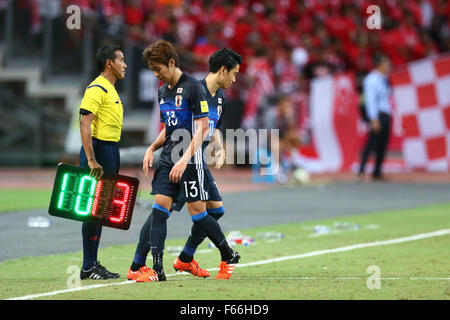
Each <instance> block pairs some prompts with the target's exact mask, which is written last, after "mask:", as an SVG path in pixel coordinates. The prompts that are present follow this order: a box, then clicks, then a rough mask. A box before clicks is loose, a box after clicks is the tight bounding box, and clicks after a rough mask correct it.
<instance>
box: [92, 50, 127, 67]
mask: <svg viewBox="0 0 450 320" xmlns="http://www.w3.org/2000/svg"><path fill="white" fill-rule="evenodd" d="M117 50H120V51H122V48H121V47H120V46H108V45H106V46H101V47H100V48H98V50H97V59H96V60H97V70H98V71H99V72H102V71H103V70H105V65H106V60H108V59H109V60H111V61H114V60H115V59H116V51H117Z"/></svg>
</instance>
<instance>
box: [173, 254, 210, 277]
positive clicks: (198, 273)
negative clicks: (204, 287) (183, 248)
mask: <svg viewBox="0 0 450 320" xmlns="http://www.w3.org/2000/svg"><path fill="white" fill-rule="evenodd" d="M173 268H174V269H175V271H179V272H189V273H190V274H192V275H193V276H194V277H199V278H202V277H203V278H207V277H209V271H208V270H205V269H202V268H200V267H199V265H198V263H197V261H195V260H192V262H182V261H181V260H180V259H178V257H177V258H176V259H175V261H174V263H173Z"/></svg>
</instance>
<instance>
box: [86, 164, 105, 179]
mask: <svg viewBox="0 0 450 320" xmlns="http://www.w3.org/2000/svg"><path fill="white" fill-rule="evenodd" d="M88 165H89V168H90V169H91V173H90V174H89V175H90V176H91V177H93V178H95V179H96V180H99V179H100V178H101V177H102V176H103V173H104V172H103V167H102V166H101V165H100V164H99V163H98V162H97V160H95V159H91V160H88Z"/></svg>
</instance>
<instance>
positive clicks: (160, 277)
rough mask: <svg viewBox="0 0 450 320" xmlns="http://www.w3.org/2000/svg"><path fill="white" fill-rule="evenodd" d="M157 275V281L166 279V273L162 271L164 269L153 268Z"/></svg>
mask: <svg viewBox="0 0 450 320" xmlns="http://www.w3.org/2000/svg"><path fill="white" fill-rule="evenodd" d="M153 270H154V271H155V273H156V275H157V276H158V281H166V274H165V273H164V269H161V270H160V271H158V270H155V269H153Z"/></svg>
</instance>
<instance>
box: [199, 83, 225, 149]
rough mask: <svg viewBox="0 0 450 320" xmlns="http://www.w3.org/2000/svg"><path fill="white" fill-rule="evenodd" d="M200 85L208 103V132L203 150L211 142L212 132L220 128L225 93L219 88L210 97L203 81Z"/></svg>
mask: <svg viewBox="0 0 450 320" xmlns="http://www.w3.org/2000/svg"><path fill="white" fill-rule="evenodd" d="M202 85H203V87H204V88H205V90H206V100H207V101H208V106H209V131H208V135H207V136H206V138H205V141H204V142H203V149H205V148H206V147H207V146H208V144H209V142H210V141H211V138H212V136H213V135H214V130H215V129H221V128H222V119H223V112H224V108H223V105H224V104H225V101H226V96H225V92H223V90H222V89H220V88H219V90H217V91H216V94H215V95H214V97H213V96H212V95H211V92H209V90H208V87H207V85H206V80H205V79H203V80H202Z"/></svg>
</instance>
